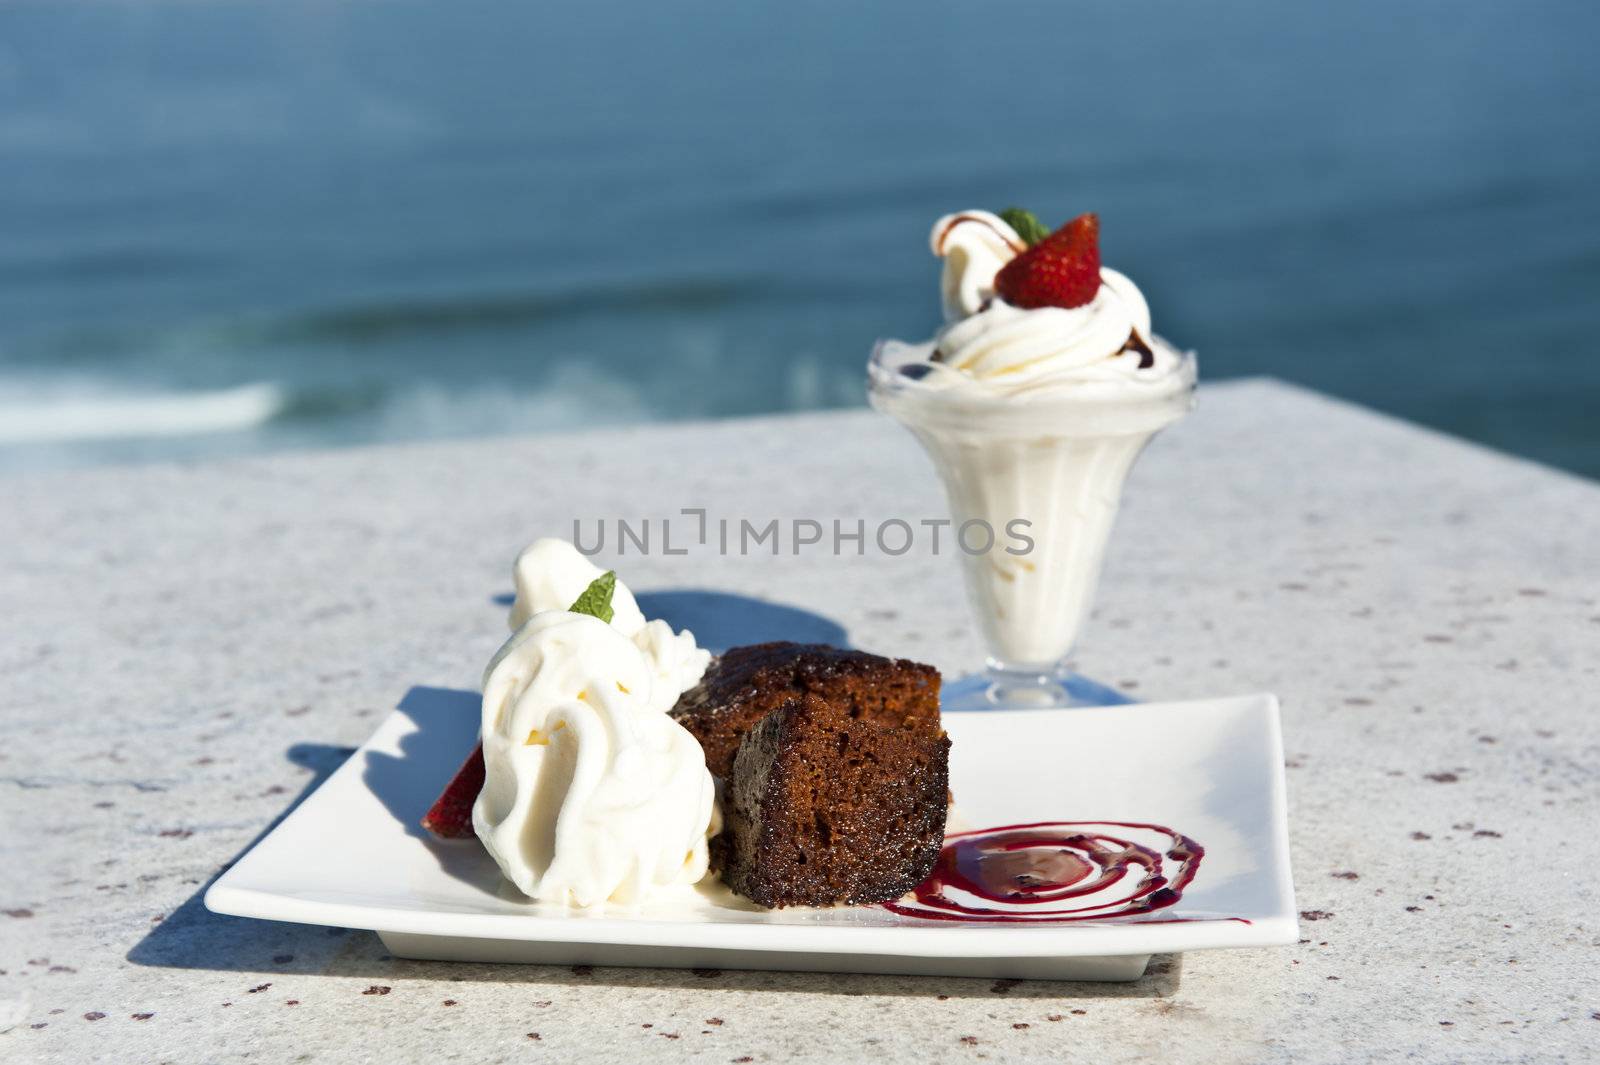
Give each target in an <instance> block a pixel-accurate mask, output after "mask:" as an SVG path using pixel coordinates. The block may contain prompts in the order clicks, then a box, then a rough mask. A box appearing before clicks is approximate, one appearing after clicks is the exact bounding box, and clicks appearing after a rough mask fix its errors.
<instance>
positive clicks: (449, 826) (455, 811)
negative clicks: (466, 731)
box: [422, 743, 483, 839]
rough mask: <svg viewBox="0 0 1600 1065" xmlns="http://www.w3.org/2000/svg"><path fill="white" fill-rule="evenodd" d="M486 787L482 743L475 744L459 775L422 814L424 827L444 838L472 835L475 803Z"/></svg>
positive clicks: (451, 780) (457, 772) (454, 777)
mask: <svg viewBox="0 0 1600 1065" xmlns="http://www.w3.org/2000/svg"><path fill="white" fill-rule="evenodd" d="M482 790H483V744H481V743H480V744H478V745H477V746H476V747H474V748H472V753H471V754H469V755H467V760H466V761H465V762H462V763H461V768H460V769H457V770H456V775H455V776H453V777H451V778H450V783H448V784H446V785H445V786H444V791H442V792H440V793H439V797H438V798H437V799H435V800H434V803H433V806H432V807H430V808H429V810H428V812H427V814H426V815H425V816H424V817H423V818H422V827H423V828H425V829H427V830H428V831H429V832H432V833H433V834H434V835H435V836H439V837H441V838H443V839H463V838H465V837H467V836H470V835H472V804H473V803H475V802H477V801H478V792H480V791H482Z"/></svg>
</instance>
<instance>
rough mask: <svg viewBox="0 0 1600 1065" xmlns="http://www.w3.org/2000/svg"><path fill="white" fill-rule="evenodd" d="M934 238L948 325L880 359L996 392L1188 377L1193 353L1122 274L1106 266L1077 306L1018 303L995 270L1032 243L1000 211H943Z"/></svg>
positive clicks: (1147, 385)
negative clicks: (1154, 318)
mask: <svg viewBox="0 0 1600 1065" xmlns="http://www.w3.org/2000/svg"><path fill="white" fill-rule="evenodd" d="M929 239H930V244H931V245H932V248H933V252H934V254H935V255H938V256H939V257H940V258H942V259H943V260H944V268H943V276H942V278H941V283H940V294H941V298H942V302H943V305H944V315H945V325H944V326H943V327H942V328H941V329H940V330H939V332H938V334H937V335H936V336H935V337H934V339H933V340H932V341H930V342H928V343H925V344H916V345H909V344H901V343H899V342H896V341H889V342H886V343H885V344H884V345H883V346H882V348H881V349H880V351H879V353H878V355H877V356H875V358H874V362H875V364H877V365H883V366H886V367H890V368H893V369H896V370H898V371H899V372H902V373H903V372H905V370H906V368H907V367H914V368H915V369H916V372H917V373H918V374H919V375H920V376H919V378H918V380H919V383H920V385H921V386H922V387H925V388H928V389H939V390H951V389H954V390H961V391H963V392H967V393H971V394H973V395H975V396H980V395H981V396H989V397H994V398H1006V397H1031V396H1049V395H1059V394H1062V393H1066V392H1071V391H1092V392H1099V393H1104V392H1108V391H1115V390H1132V391H1138V392H1141V393H1142V392H1150V391H1155V392H1162V391H1168V390H1170V391H1174V392H1176V391H1181V390H1183V389H1187V388H1189V387H1191V386H1192V384H1193V377H1194V374H1193V359H1192V357H1187V356H1185V355H1183V354H1182V353H1181V352H1179V351H1177V350H1176V349H1174V348H1173V347H1172V346H1171V345H1169V344H1167V343H1166V342H1165V341H1163V340H1162V339H1161V338H1160V337H1157V336H1156V335H1155V334H1154V333H1153V332H1152V331H1151V325H1150V307H1149V304H1148V303H1146V302H1145V298H1144V295H1143V294H1142V293H1141V292H1140V291H1139V287H1138V286H1137V285H1135V284H1134V283H1133V282H1132V281H1131V280H1130V279H1129V278H1128V277H1127V276H1126V275H1124V274H1121V273H1118V272H1117V271H1116V270H1112V269H1109V268H1102V269H1101V271H1100V282H1101V283H1100V288H1099V290H1098V291H1097V292H1096V293H1095V296H1094V298H1093V299H1092V300H1091V301H1090V302H1088V303H1087V304H1084V305H1083V306H1081V307H1034V308H1021V307H1013V306H1012V305H1010V304H1009V303H1007V302H1006V301H1005V300H1004V299H1002V298H1001V297H1000V296H999V295H997V294H996V292H995V276H996V275H997V274H998V273H999V272H1000V270H1001V269H1002V268H1004V266H1005V265H1006V264H1007V263H1008V262H1010V261H1011V260H1012V259H1013V258H1015V257H1016V256H1017V255H1019V254H1021V253H1022V252H1023V251H1025V250H1027V247H1028V245H1027V243H1026V242H1025V241H1024V240H1023V239H1022V238H1021V237H1020V236H1019V235H1018V234H1017V232H1016V230H1015V229H1013V228H1012V227H1011V226H1010V225H1009V224H1007V222H1006V221H1005V220H1004V219H1002V218H1001V217H1000V216H999V215H996V214H991V213H990V212H988V211H962V212H960V213H959V214H951V215H945V216H944V217H943V218H940V219H939V220H938V221H937V222H935V223H934V226H933V232H932V234H931V236H930V238H929ZM919 364H920V365H919Z"/></svg>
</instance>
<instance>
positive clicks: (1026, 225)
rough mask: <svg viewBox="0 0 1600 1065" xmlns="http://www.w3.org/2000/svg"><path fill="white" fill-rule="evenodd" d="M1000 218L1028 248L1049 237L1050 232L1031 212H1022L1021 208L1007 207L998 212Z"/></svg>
mask: <svg viewBox="0 0 1600 1065" xmlns="http://www.w3.org/2000/svg"><path fill="white" fill-rule="evenodd" d="M1000 218H1001V219H1002V220H1003V221H1004V222H1005V224H1006V225H1008V226H1010V227H1011V228H1012V229H1014V230H1016V231H1017V236H1019V237H1021V238H1022V240H1023V243H1025V244H1027V245H1028V247H1030V248H1031V247H1033V246H1034V245H1035V244H1037V243H1039V242H1040V241H1041V240H1043V239H1044V238H1045V237H1048V236H1049V235H1050V230H1049V229H1048V228H1046V227H1045V224H1044V223H1043V222H1041V221H1039V219H1038V218H1037V217H1036V216H1035V215H1034V213H1033V212H1032V211H1024V210H1023V209H1022V208H1021V207H1007V208H1006V209H1005V210H1004V211H1001V212H1000Z"/></svg>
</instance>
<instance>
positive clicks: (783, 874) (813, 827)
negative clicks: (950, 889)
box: [712, 660, 950, 907]
mask: <svg viewBox="0 0 1600 1065" xmlns="http://www.w3.org/2000/svg"><path fill="white" fill-rule="evenodd" d="M880 661H883V660H880ZM921 668H926V667H921ZM917 676H919V677H921V676H922V674H920V673H919V674H917ZM858 679H859V678H858ZM934 684H935V685H937V674H935V675H934ZM852 690H855V691H856V694H857V695H858V696H860V697H861V698H863V699H864V698H865V696H864V692H862V691H860V690H858V689H854V688H853V689H852ZM897 690H898V689H897ZM884 698H885V700H887V699H888V698H890V696H888V695H886V696H885V697H884ZM860 705H861V699H857V700H855V701H852V700H848V699H829V698H825V697H823V696H821V695H819V694H816V693H812V692H803V693H800V694H791V695H789V697H788V698H787V699H786V701H785V702H784V703H783V704H782V705H781V706H779V707H778V708H777V709H775V710H773V711H772V712H770V713H768V714H767V715H766V716H765V717H764V718H762V719H761V720H760V721H759V722H757V723H756V724H755V726H754V727H753V728H751V729H750V731H749V732H748V734H746V735H745V736H744V738H743V740H742V741H741V742H740V744H739V748H738V752H737V754H736V755H735V757H734V759H733V764H732V767H731V770H730V772H729V773H728V774H727V780H726V786H725V788H724V791H723V818H724V828H723V832H722V834H721V835H720V836H718V837H717V838H716V840H714V841H713V845H712V851H713V861H714V863H715V864H716V865H717V867H718V868H719V870H720V871H721V874H722V878H723V881H724V882H725V883H726V884H727V885H728V886H729V887H730V888H732V889H733V890H734V891H736V892H738V893H739V894H740V895H743V896H745V897H746V898H748V899H751V900H752V901H754V902H757V903H759V904H761V905H762V906H768V907H779V906H832V905H838V904H863V903H871V902H886V901H888V900H890V899H896V898H899V897H900V896H902V895H904V894H905V893H906V892H908V891H910V890H911V889H912V888H914V887H916V886H917V885H918V884H920V883H922V881H923V880H925V879H927V877H928V874H929V873H930V872H931V871H932V869H933V865H934V862H935V861H936V860H937V859H938V857H939V850H940V847H941V846H942V845H943V843H944V826H945V817H946V814H947V813H948V806H949V792H948V791H947V783H948V779H949V753H950V740H949V738H948V737H946V736H945V734H944V732H943V730H942V729H940V727H939V722H938V717H937V715H936V714H935V715H934V716H932V717H921V718H916V717H912V718H907V719H905V720H903V721H901V722H893V721H890V720H883V719H880V718H875V717H873V716H871V715H869V714H866V713H859V714H857V713H853V712H852V711H853V710H855V709H857V708H859V707H860Z"/></svg>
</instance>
